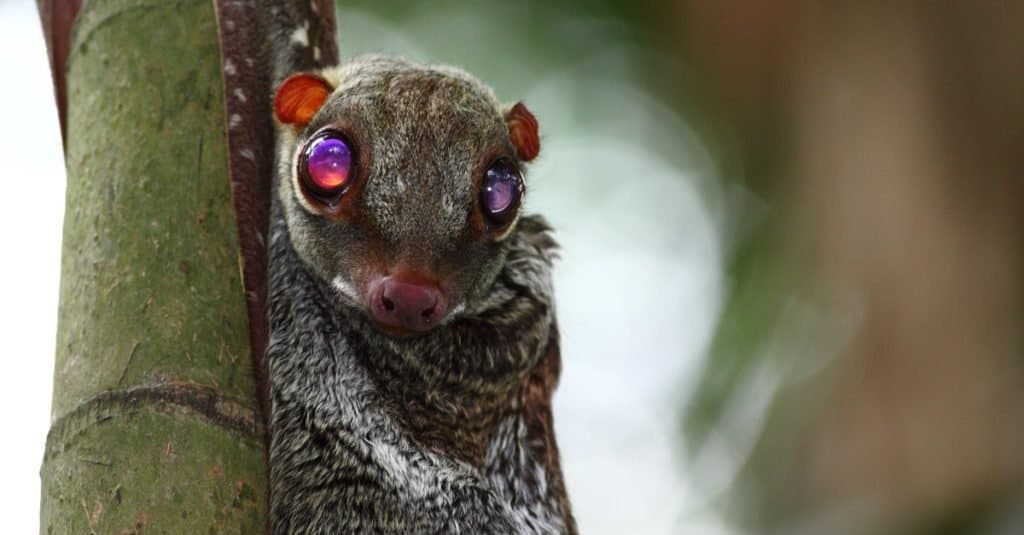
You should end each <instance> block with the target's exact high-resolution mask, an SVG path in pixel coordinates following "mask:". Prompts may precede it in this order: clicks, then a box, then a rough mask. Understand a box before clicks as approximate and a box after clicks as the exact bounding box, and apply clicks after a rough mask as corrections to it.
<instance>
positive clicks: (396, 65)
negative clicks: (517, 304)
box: [275, 56, 539, 336]
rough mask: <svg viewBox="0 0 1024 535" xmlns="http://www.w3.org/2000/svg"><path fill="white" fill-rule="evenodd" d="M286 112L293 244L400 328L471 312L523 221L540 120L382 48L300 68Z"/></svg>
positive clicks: (283, 183) (340, 289)
mask: <svg viewBox="0 0 1024 535" xmlns="http://www.w3.org/2000/svg"><path fill="white" fill-rule="evenodd" d="M275 112H276V116H277V119H278V121H279V123H280V124H279V133H280V135H281V136H282V140H283V141H284V143H282V144H281V146H282V147H283V149H282V153H281V154H279V166H280V169H279V176H281V177H286V179H283V180H280V181H279V184H278V188H279V189H278V194H279V195H280V197H281V199H282V201H283V202H282V204H283V206H284V210H285V215H286V218H287V222H288V228H289V232H290V233H291V236H292V241H293V245H294V247H295V249H296V251H297V252H298V253H299V255H300V257H302V259H303V260H304V261H305V262H306V263H307V264H308V265H309V266H310V267H311V268H312V270H313V271H314V272H315V273H316V274H317V275H318V276H319V277H321V278H322V279H323V280H324V281H326V282H328V283H329V284H330V285H331V286H332V287H333V288H334V289H335V290H336V292H337V295H338V299H339V303H340V304H342V305H344V306H352V307H356V308H359V309H361V310H363V311H364V312H365V313H366V314H367V315H368V316H369V317H370V318H372V319H373V320H374V321H375V322H376V323H377V325H378V326H380V327H381V329H382V330H384V331H386V332H389V333H391V334H395V335H400V336H405V335H411V334H416V333H423V332H427V331H429V330H431V329H433V328H435V327H436V326H438V325H441V324H444V323H446V322H447V321H449V320H450V319H451V318H453V317H454V316H456V315H458V314H459V313H461V312H462V311H464V310H472V308H473V305H474V303H475V302H477V301H478V300H479V299H481V297H482V296H483V295H484V294H485V293H486V291H487V288H488V287H489V286H490V285H491V284H492V283H493V281H494V278H495V276H496V275H497V273H498V271H499V270H500V268H501V266H502V263H503V261H504V260H505V255H506V254H507V247H506V238H507V237H508V236H509V234H510V233H511V232H513V230H514V229H515V226H516V222H517V219H518V209H519V205H520V203H521V199H522V196H523V194H524V193H525V183H524V181H523V170H522V168H523V164H524V162H526V161H528V160H531V159H533V157H535V156H536V154H537V150H538V149H539V144H538V137H537V123H536V120H534V118H533V115H532V114H530V112H529V111H528V110H526V108H525V107H524V106H523V105H522V104H516V105H515V106H513V107H511V108H509V109H507V110H505V111H503V109H502V107H501V106H500V104H498V102H497V100H496V99H495V98H494V95H493V93H492V92H491V90H490V89H489V88H487V87H486V86H484V85H483V84H482V83H481V82H479V81H478V80H476V79H474V78H472V77H471V76H469V75H468V74H466V73H464V72H462V71H459V70H456V69H452V68H450V67H429V66H420V65H416V64H412V63H409V62H406V61H404V60H400V59H395V58H384V57H377V56H370V57H363V58H359V59H357V60H355V61H353V62H351V63H349V64H346V65H345V66H343V67H340V68H338V69H332V70H329V71H325V72H322V73H319V74H299V75H295V76H292V77H291V78H289V79H288V80H285V81H284V82H283V83H282V84H281V87H280V88H279V89H278V91H277V94H276V96H275Z"/></svg>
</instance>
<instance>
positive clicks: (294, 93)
mask: <svg viewBox="0 0 1024 535" xmlns="http://www.w3.org/2000/svg"><path fill="white" fill-rule="evenodd" d="M331 91H334V87H333V86H331V84H330V82H328V81H327V80H325V79H324V78H323V77H322V76H320V75H318V74H310V73H299V74H294V75H292V76H289V77H288V79H287V80H285V81H284V82H281V86H280V87H278V88H277V94H276V95H274V113H275V114H276V115H277V120H278V121H281V122H282V123H285V124H293V125H295V126H299V127H302V126H306V124H308V123H309V121H310V120H311V119H312V118H313V116H314V115H316V112H317V110H319V109H320V107H321V106H323V105H324V102H326V101H327V96H328V95H330V94H331Z"/></svg>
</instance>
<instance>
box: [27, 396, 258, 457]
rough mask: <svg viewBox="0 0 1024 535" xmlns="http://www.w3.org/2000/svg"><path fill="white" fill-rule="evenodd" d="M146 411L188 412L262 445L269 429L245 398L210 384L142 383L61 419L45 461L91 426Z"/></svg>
mask: <svg viewBox="0 0 1024 535" xmlns="http://www.w3.org/2000/svg"><path fill="white" fill-rule="evenodd" d="M142 411H156V412H163V413H172V412H173V413H180V412H182V411H184V412H185V413H187V414H190V415H193V416H196V417H198V418H200V419H201V420H203V421H204V422H206V423H208V424H212V425H215V426H217V427H220V428H222V429H226V430H228V431H230V432H232V433H235V434H237V435H239V436H240V437H241V438H243V439H248V440H253V441H255V442H257V443H258V444H260V445H262V443H263V440H264V435H265V428H264V427H263V424H262V422H261V420H260V416H259V413H258V412H257V411H256V410H255V409H253V408H251V407H248V406H246V405H245V404H243V402H242V401H241V400H238V399H235V398H233V397H231V396H226V395H224V394H222V393H220V392H218V391H217V390H214V389H212V388H210V387H206V386H200V385H193V384H165V385H156V386H139V387H133V388H129V389H124V390H108V391H106V392H103V393H101V394H99V395H97V396H95V397H93V398H90V399H88V400H86V401H84V402H82V403H81V404H80V405H78V407H76V408H75V409H74V410H72V411H71V412H69V413H67V414H65V415H64V416H61V417H60V418H58V419H57V421H55V422H54V423H53V425H52V426H51V427H50V432H49V433H48V434H47V436H46V453H45V454H44V456H43V462H44V463H45V462H47V461H49V460H51V459H53V458H54V457H55V456H56V455H59V454H60V453H62V452H64V451H65V450H66V449H67V446H68V445H69V444H70V442H71V441H73V440H75V438H76V437H77V436H79V435H81V434H82V433H84V432H85V431H87V430H88V429H91V428H92V427H94V426H96V425H100V424H102V423H104V422H106V421H109V420H112V419H115V418H123V417H126V416H129V415H131V414H134V413H138V412H142Z"/></svg>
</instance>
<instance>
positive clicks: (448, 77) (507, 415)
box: [267, 56, 576, 534]
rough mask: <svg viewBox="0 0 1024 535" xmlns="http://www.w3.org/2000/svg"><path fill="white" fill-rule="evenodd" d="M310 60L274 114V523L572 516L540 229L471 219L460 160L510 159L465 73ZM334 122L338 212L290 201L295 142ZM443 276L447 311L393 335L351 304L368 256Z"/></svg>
mask: <svg viewBox="0 0 1024 535" xmlns="http://www.w3.org/2000/svg"><path fill="white" fill-rule="evenodd" d="M324 76H325V77H326V78H328V79H329V80H331V81H332V83H334V84H336V85H337V87H336V89H335V91H334V93H333V94H332V95H331V96H330V98H329V100H328V101H327V103H326V104H325V105H324V106H323V107H322V108H321V109H320V111H319V112H318V113H317V115H316V116H315V117H314V118H313V120H312V121H311V123H310V124H309V125H307V126H306V127H304V128H302V129H301V130H297V129H295V128H293V127H292V126H290V125H280V126H279V129H278V134H279V135H278V138H279V139H278V173H277V178H276V183H275V186H274V188H275V198H274V199H273V212H272V221H271V231H270V232H271V234H270V235H271V239H270V250H269V305H268V309H269V315H270V330H271V334H270V345H269V349H268V352H267V358H268V364H269V370H270V383H271V395H272V399H271V401H272V422H271V424H272V437H273V438H272V443H271V451H270V462H271V518H272V524H273V531H274V533H280V534H286V533H332V534H333V533H466V534H502V533H574V532H575V531H576V528H575V523H574V521H573V518H572V515H571V513H570V511H569V506H568V501H567V499H566V495H565V489H564V485H563V483H562V475H561V471H560V468H559V465H558V452H557V449H556V447H555V443H554V439H553V430H552V428H551V419H550V418H551V415H550V394H551V390H552V389H553V388H554V384H555V383H556V382H557V375H558V370H559V360H558V359H559V355H558V337H557V330H556V328H555V319H554V306H553V301H552V288H551V273H550V269H551V262H552V255H553V254H554V253H555V245H554V242H553V241H552V240H551V238H550V236H549V228H548V227H547V225H546V224H545V223H544V221H543V220H542V219H540V218H539V217H536V216H524V217H520V218H519V220H518V221H517V222H515V223H514V224H513V225H512V226H511V227H510V228H509V229H508V230H507V231H503V232H501V233H500V234H488V233H483V234H481V233H479V232H477V233H474V232H473V230H472V219H473V218H472V215H473V211H474V210H475V209H476V208H474V207H475V204H474V203H475V200H474V199H475V196H477V195H478V193H479V192H478V187H479V181H480V176H481V174H482V173H483V172H484V170H485V168H486V165H487V162H488V161H490V160H492V159H493V158H494V157H495V156H501V155H507V156H509V157H511V158H515V157H516V156H515V148H514V147H513V146H512V144H511V142H510V140H509V135H508V131H507V127H506V125H505V122H504V119H503V116H502V110H501V108H500V106H499V105H498V103H497V101H496V100H495V99H494V96H493V95H492V93H491V91H490V90H489V89H488V88H487V87H485V86H484V85H483V84H481V83H480V82H478V81H477V80H475V79H474V78H472V77H470V76H469V75H467V74H465V73H463V72H461V71H458V70H455V69H452V68H449V67H432V66H420V65H416V64H412V63H409V62H406V61H404V60H400V59H395V58H387V57H380V56H369V57H361V58H358V59H356V60H353V61H352V62H350V63H348V64H346V65H345V66H343V67H341V68H339V69H334V70H330V71H328V72H325V73H324ZM326 125H334V126H343V127H344V129H345V132H346V133H347V134H348V135H349V136H350V137H351V138H352V141H353V144H354V145H355V146H356V147H355V148H356V150H357V151H358V156H359V158H358V161H359V162H361V164H362V165H363V167H362V168H361V170H360V172H361V173H364V174H363V175H361V176H362V179H361V180H364V185H363V187H362V188H361V189H359V191H358V194H359V196H360V198H359V199H357V200H355V206H356V207H357V209H358V212H359V214H360V218H359V221H358V223H354V222H352V221H347V220H338V219H332V218H329V217H325V216H323V215H322V214H320V213H317V212H316V211H315V210H313V209H311V207H310V206H308V202H306V201H304V200H303V198H302V195H301V194H300V192H298V191H297V186H296V184H297V183H296V181H295V179H294V170H295V162H296V152H297V151H298V150H299V148H300V147H301V146H302V144H303V142H304V141H305V140H306V139H308V137H309V136H310V135H311V134H312V133H314V132H316V131H317V130H318V129H320V128H321V127H324V126H326ZM393 265H412V266H417V267H420V268H423V269H426V270H429V271H430V272H432V273H443V274H445V277H446V279H445V280H446V281H448V282H449V283H450V284H449V286H447V287H446V290H448V291H449V292H450V295H451V306H450V310H451V311H450V313H448V314H447V315H446V316H445V317H444V318H443V320H442V324H441V325H439V326H438V327H436V328H434V329H433V330H431V331H430V332H428V333H426V334H424V335H421V336H418V337H410V338H401V337H394V336H391V335H388V334H385V333H383V332H382V331H381V330H380V329H379V328H378V327H377V326H376V324H375V323H373V321H372V320H371V319H370V317H369V315H368V313H367V312H366V302H365V300H366V297H365V296H364V295H363V293H362V292H361V291H360V284H361V283H360V281H361V280H362V277H365V276H366V271H367V270H372V269H376V268H372V267H369V266H393Z"/></svg>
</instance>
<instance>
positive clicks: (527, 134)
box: [505, 102, 540, 162]
mask: <svg viewBox="0 0 1024 535" xmlns="http://www.w3.org/2000/svg"><path fill="white" fill-rule="evenodd" d="M505 123H506V124H508V135H509V137H510V138H512V144H513V145H515V146H516V152H518V153H519V157H520V158H521V159H522V160H523V161H527V162H528V161H530V160H533V159H534V158H536V157H537V154H538V153H540V135H539V134H538V133H537V127H538V125H537V118H536V117H534V116H533V114H532V113H530V110H528V109H526V106H524V105H523V103H522V102H517V103H516V104H515V105H514V106H512V107H511V108H509V109H508V111H506V112H505Z"/></svg>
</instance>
